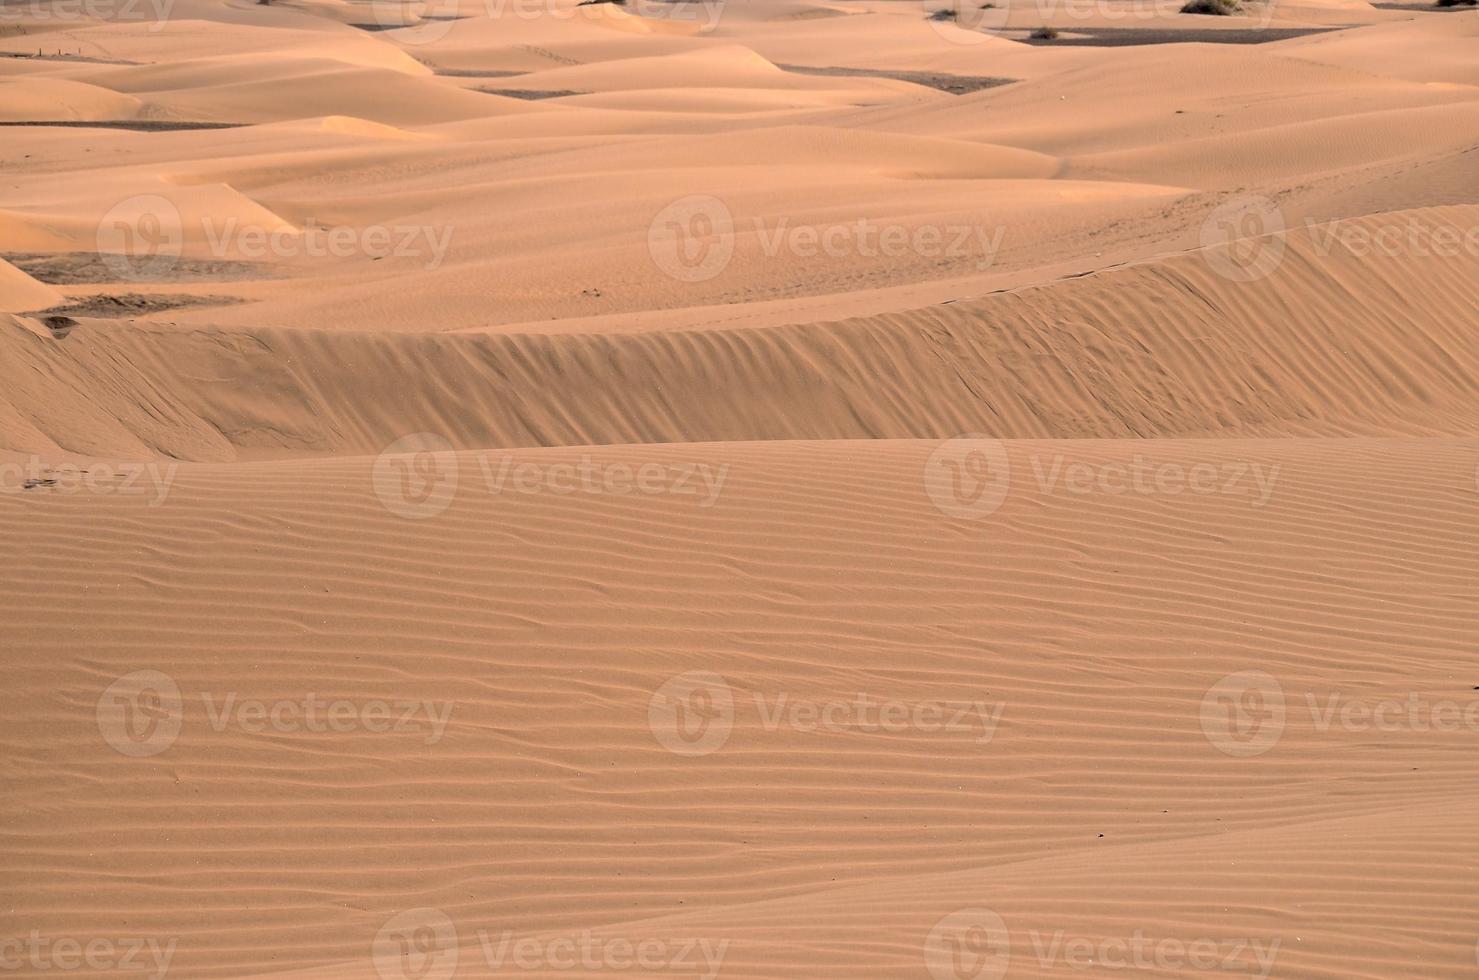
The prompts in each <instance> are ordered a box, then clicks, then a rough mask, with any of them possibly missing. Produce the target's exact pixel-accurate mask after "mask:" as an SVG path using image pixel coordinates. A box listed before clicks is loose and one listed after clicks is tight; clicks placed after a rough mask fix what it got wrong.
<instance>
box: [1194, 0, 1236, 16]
mask: <svg viewBox="0 0 1479 980" xmlns="http://www.w3.org/2000/svg"><path fill="white" fill-rule="evenodd" d="M1242 11H1243V5H1242V4H1241V3H1239V2H1238V0H1188V3H1187V4H1186V6H1184V7H1182V8H1181V12H1182V13H1183V14H1205V15H1207V16H1209V17H1231V16H1232V15H1233V14H1238V13H1242Z"/></svg>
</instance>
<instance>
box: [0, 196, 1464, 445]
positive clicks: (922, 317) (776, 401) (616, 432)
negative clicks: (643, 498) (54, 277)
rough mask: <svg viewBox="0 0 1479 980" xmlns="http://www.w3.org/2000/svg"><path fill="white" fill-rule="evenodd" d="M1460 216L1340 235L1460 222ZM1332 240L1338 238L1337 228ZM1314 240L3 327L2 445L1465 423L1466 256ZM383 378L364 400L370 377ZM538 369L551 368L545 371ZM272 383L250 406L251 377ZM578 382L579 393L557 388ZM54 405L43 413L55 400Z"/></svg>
mask: <svg viewBox="0 0 1479 980" xmlns="http://www.w3.org/2000/svg"><path fill="white" fill-rule="evenodd" d="M1476 216H1479V208H1473V207H1457V208H1438V209H1424V210H1422V211H1416V212H1410V213H1403V214H1394V215H1384V216H1377V217H1372V218H1367V219H1362V220H1361V221H1356V222H1350V223H1347V224H1345V225H1342V226H1340V227H1338V228H1336V229H1335V231H1336V232H1337V233H1339V234H1348V233H1350V232H1351V231H1352V229H1355V230H1361V229H1365V230H1367V231H1371V232H1375V231H1379V230H1380V229H1383V228H1394V227H1395V228H1399V229H1405V228H1420V229H1433V228H1440V227H1465V226H1467V225H1466V223H1472V222H1474V221H1475V220H1476ZM1342 228H1343V229H1344V230H1343V231H1342V230H1341V229H1342ZM1330 231H1331V230H1330V229H1328V228H1327V229H1318V228H1317V229H1313V230H1305V229H1299V230H1295V231H1293V232H1291V233H1290V234H1289V235H1287V236H1282V237H1275V238H1271V239H1268V240H1266V241H1263V242H1261V243H1253V245H1254V247H1257V248H1259V249H1272V248H1280V247H1282V250H1283V255H1282V261H1281V264H1280V265H1279V266H1278V268H1277V270H1276V271H1274V272H1273V273H1272V274H1271V275H1269V276H1268V277H1267V278H1264V279H1261V280H1258V281H1256V282H1250V283H1238V282H1235V281H1233V280H1231V279H1229V278H1227V277H1226V276H1225V275H1223V274H1221V271H1220V269H1221V267H1220V266H1218V265H1216V264H1215V263H1217V262H1220V261H1222V260H1223V259H1225V258H1226V253H1227V252H1228V250H1229V249H1233V248H1244V247H1248V243H1232V244H1219V245H1214V246H1210V247H1209V248H1208V249H1206V250H1203V251H1200V252H1193V253H1187V254H1183V255H1177V256H1171V257H1168V258H1165V259H1161V260H1157V261H1152V262H1145V263H1139V264H1135V265H1131V266H1127V267H1124V268H1119V269H1111V270H1107V271H1104V272H1099V273H1094V274H1092V275H1089V276H1083V277H1079V278H1075V279H1066V280H1060V281H1057V282H1053V283H1048V284H1044V285H1041V286H1035V287H1029V288H1025V289H1020V290H1013V291H1010V292H1006V293H1000V294H993V295H988V296H984V297H980V298H978V299H974V300H969V301H962V302H958V303H952V304H948V305H942V306H935V307H930V308H926V309H921V310H915V311H910V312H906V313H899V314H883V315H879V316H875V317H868V318H859V319H855V320H850V321H843V322H838V323H832V324H806V325H798V326H792V327H785V328H775V329H761V330H733V331H728V330H713V331H702V332H681V331H670V332H661V333H653V334H637V335H584V334H578V335H567V336H560V335H525V336H504V335H497V334H456V335H426V334H424V335H409V336H407V335H386V334H371V333H362V334H345V333H338V332H314V331H303V330H277V331H274V330H255V331H250V330H212V329H208V328H198V329H188V328H170V327H150V328H139V327H129V326H119V325H104V324H99V323H90V324H88V325H86V326H84V327H81V328H79V329H78V330H76V331H74V332H73V333H72V334H70V335H69V336H68V337H67V339H66V340H64V341H59V342H54V343H53V342H47V341H42V340H39V339H38V338H36V337H35V336H34V335H32V334H30V333H29V332H26V333H23V332H22V331H21V330H20V329H19V328H18V327H15V326H12V328H11V329H10V330H9V331H8V332H6V333H5V334H3V335H0V343H4V344H5V345H6V347H7V348H8V349H7V356H6V359H5V363H6V365H7V366H8V367H7V369H8V370H9V371H10V372H12V373H13V374H14V375H15V377H14V379H13V381H12V383H11V384H9V385H7V390H6V393H5V394H4V395H3V396H0V397H3V398H4V399H5V400H6V401H8V403H9V406H10V412H9V413H8V414H10V415H11V416H12V417H16V418H19V419H22V420H26V421H22V423H21V424H19V425H17V424H16V423H14V422H13V423H12V424H11V425H9V426H6V427H5V428H4V429H3V430H0V432H3V433H4V436H3V438H4V440H5V441H4V443H3V445H4V446H5V447H6V448H11V449H20V450H26V451H43V450H54V449H57V448H60V449H65V450H67V451H71V452H85V453H91V454H95V455H123V456H132V455H139V454H143V455H165V456H173V457H176V458H181V459H196V460H229V459H233V458H237V457H238V456H239V455H240V456H243V457H250V456H252V455H294V454H314V453H346V452H347V453H361V454H363V453H375V452H379V451H380V450H381V449H383V448H384V447H385V446H386V445H389V444H390V443H392V442H394V441H395V440H396V439H398V438H400V437H402V436H405V435H408V434H411V433H415V432H433V433H437V434H439V435H441V436H442V437H444V438H446V439H448V440H450V441H451V443H452V445H454V446H456V447H459V448H465V449H470V448H483V447H513V446H538V445H543V446H552V445H585V444H615V443H641V442H695V441H717V440H757V439H758V440H764V439H796V438H812V439H817V438H823V439H826V438H832V439H848V438H908V437H913V438H920V437H928V436H935V437H946V436H950V435H953V434H956V433H960V432H982V433H985V434H987V435H991V436H995V437H998V438H1043V437H1054V438H1077V437H1098V438H1114V437H1139V438H1149V437H1167V436H1224V437H1225V436H1238V435H1262V436H1270V435H1286V436H1309V435H1346V436H1349V435H1398V434H1401V435H1421V436H1432V435H1471V434H1475V433H1476V432H1479V411H1476V408H1479V407H1476V403H1475V402H1474V394H1473V393H1474V391H1475V390H1476V381H1479V340H1476V339H1475V337H1474V336H1473V334H1472V332H1471V331H1468V330H1466V329H1464V328H1463V327H1462V324H1463V314H1464V311H1467V310H1472V309H1474V308H1475V307H1476V304H1479V285H1476V283H1479V278H1476V275H1475V273H1476V271H1479V252H1465V251H1463V250H1459V251H1458V253H1457V254H1455V255H1453V256H1452V257H1451V258H1443V259H1439V260H1436V261H1430V260H1428V259H1425V258H1423V257H1421V256H1418V255H1412V254H1407V255H1403V256H1381V255H1360V254H1357V253H1356V252H1353V251H1351V250H1350V249H1348V248H1347V247H1345V246H1343V245H1341V244H1331V240H1330V239H1329V238H1328V237H1325V236H1328V233H1329V232H1330ZM367 378H373V379H377V380H376V383H377V384H378V385H384V386H387V387H389V388H392V389H394V390H396V391H397V393H398V397H397V400H396V401H395V403H394V404H387V403H385V402H383V401H381V400H379V399H374V398H366V397H364V396H363V392H365V391H366V390H367V389H366V379H367ZM556 379H558V381H557V380H556ZM249 384H250V385H254V386H257V389H256V390H260V389H261V386H268V387H270V389H271V390H272V391H273V392H274V395H273V398H272V399H270V400H269V401H264V400H263V399H261V398H260V397H257V395H256V392H255V391H254V390H252V389H250V388H247V389H245V390H244V389H243V386H245V385H249ZM564 386H573V388H574V390H579V391H580V392H582V397H581V398H579V399H577V400H576V401H575V402H574V403H571V402H570V401H569V400H568V399H565V398H563V397H562V393H561V392H562V390H563V388H564ZM60 406H65V414H63V415H59V414H58V412H59V407H60Z"/></svg>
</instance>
